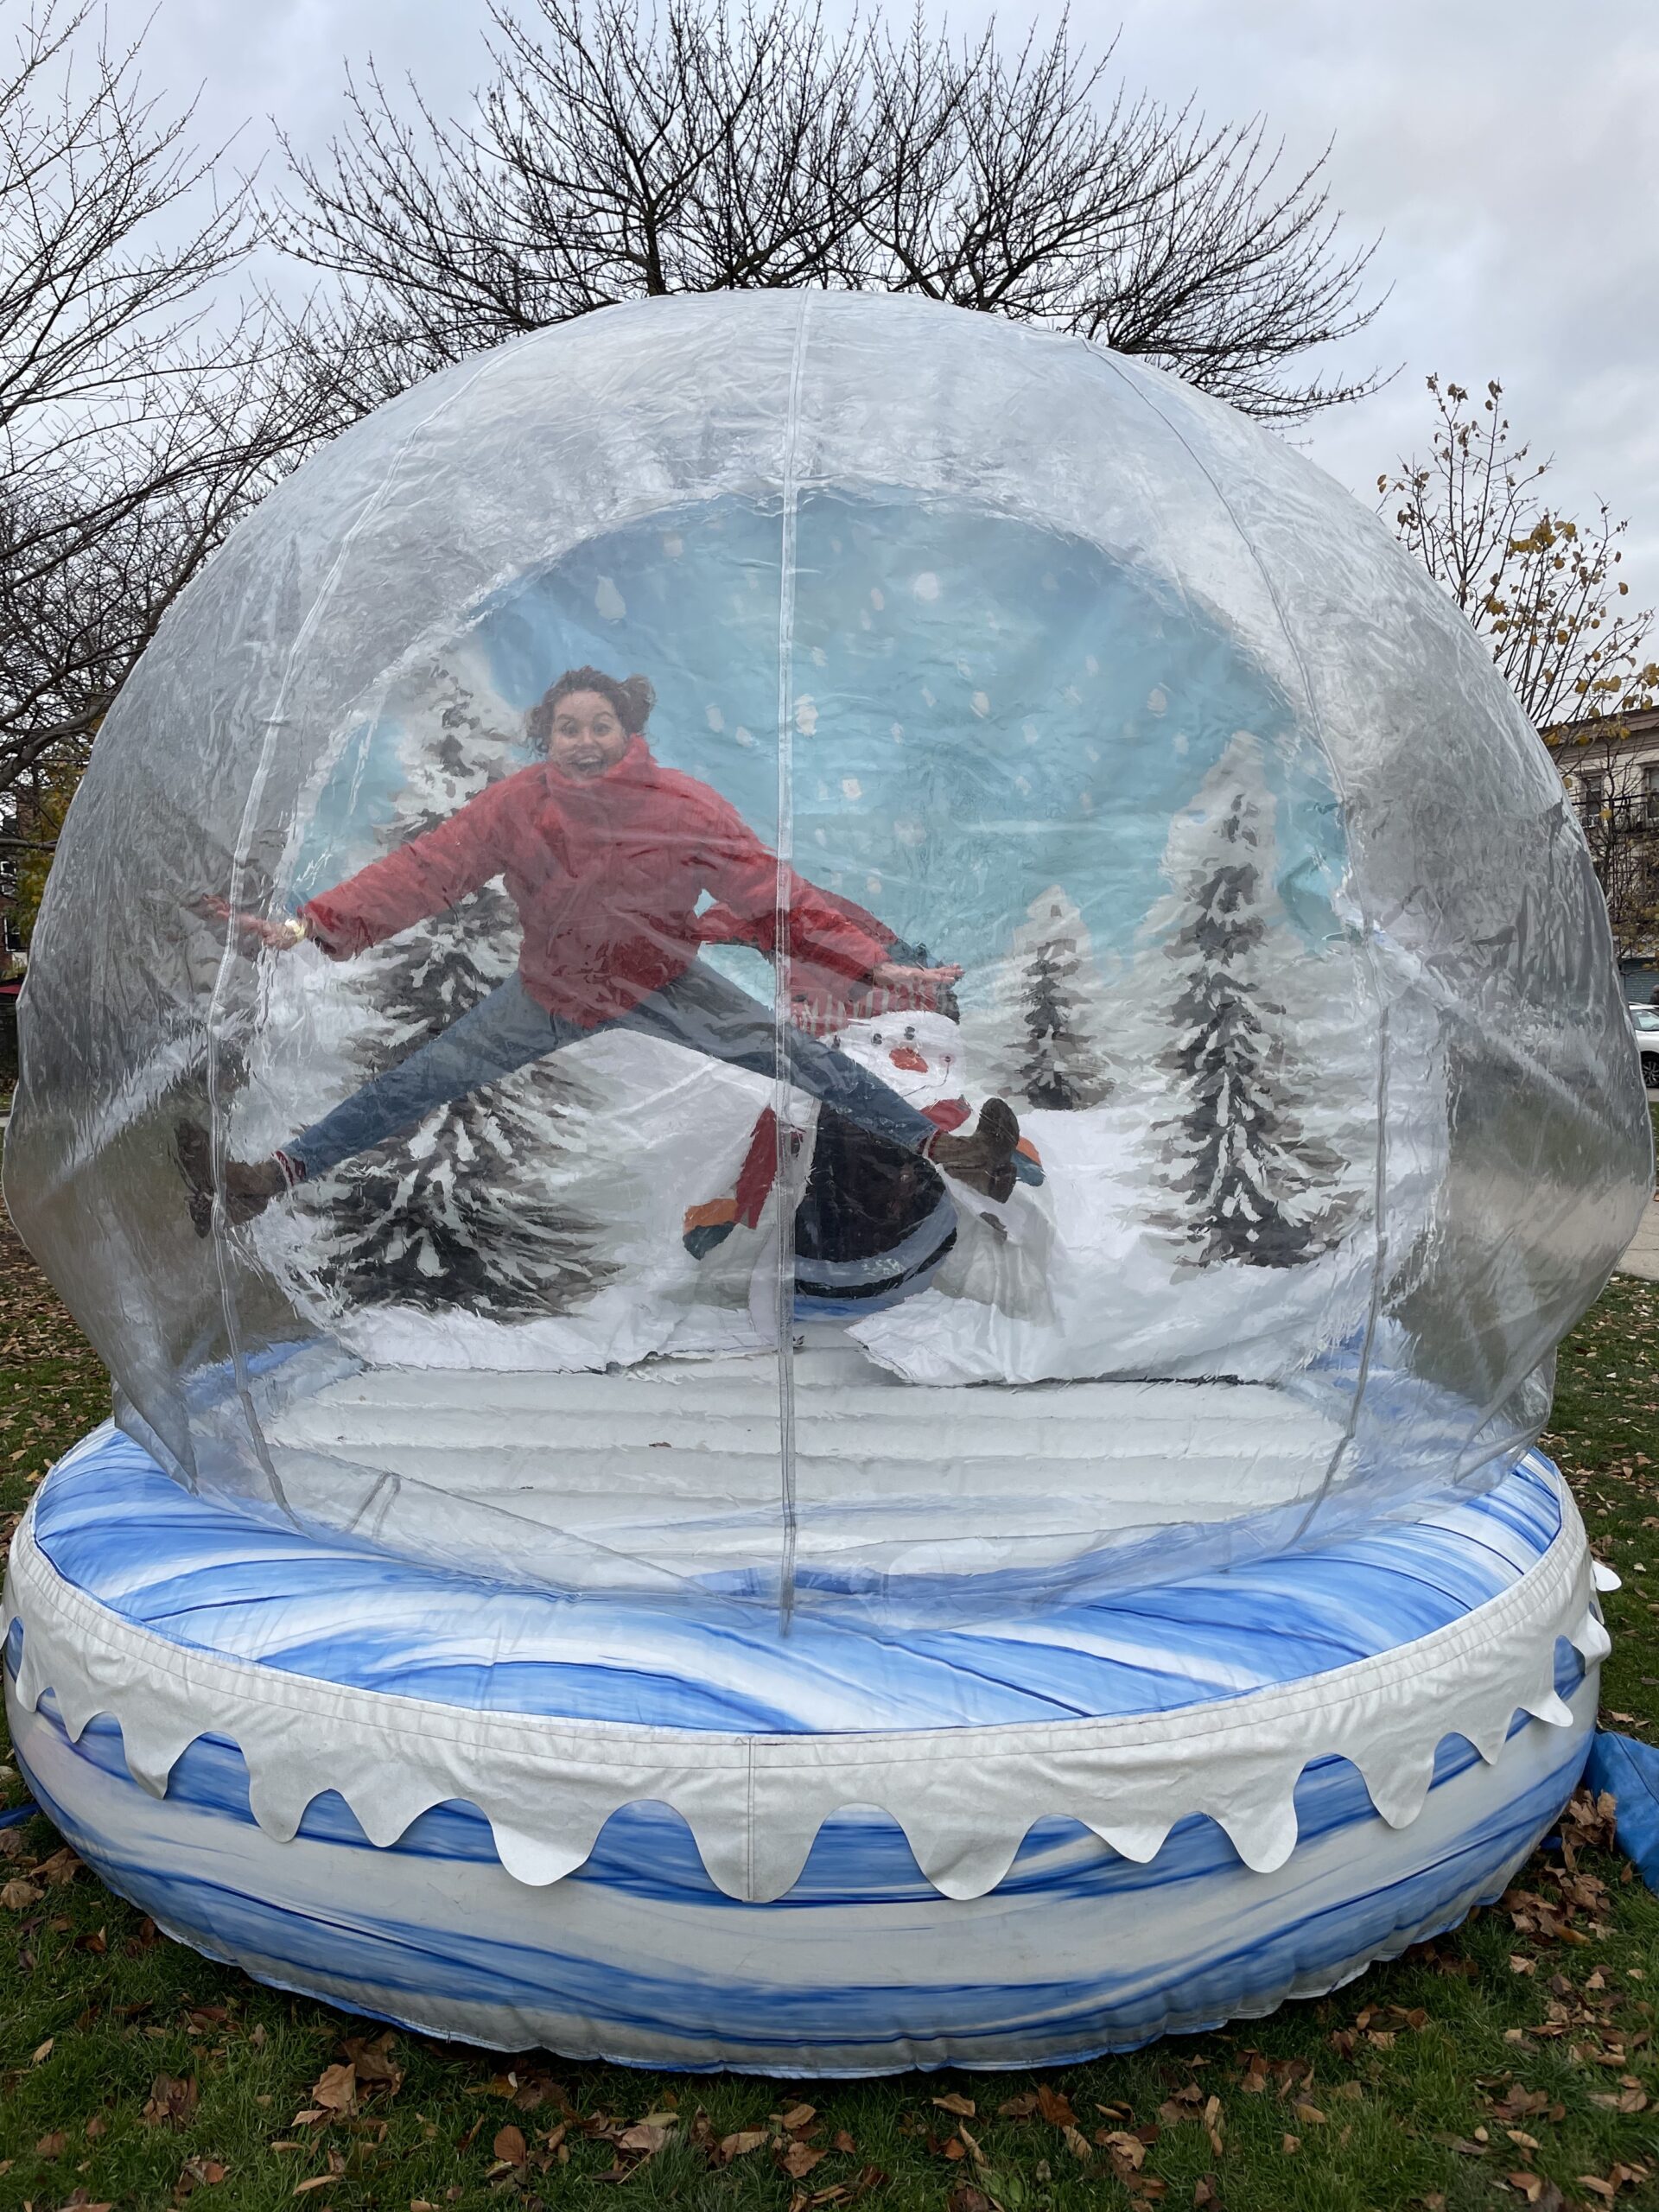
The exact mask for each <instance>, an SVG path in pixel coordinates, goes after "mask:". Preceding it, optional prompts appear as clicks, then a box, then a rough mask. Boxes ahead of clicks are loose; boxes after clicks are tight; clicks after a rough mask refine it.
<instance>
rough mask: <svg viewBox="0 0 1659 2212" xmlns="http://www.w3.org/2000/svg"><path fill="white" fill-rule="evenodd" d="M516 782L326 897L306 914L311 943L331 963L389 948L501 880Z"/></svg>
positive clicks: (484, 794)
mask: <svg viewBox="0 0 1659 2212" xmlns="http://www.w3.org/2000/svg"><path fill="white" fill-rule="evenodd" d="M516 781H517V779H516V778H513V777H509V778H508V779H506V780H505V782H502V783H499V784H491V785H488V786H487V787H486V789H485V790H483V791H480V792H479V794H478V796H477V798H471V799H468V800H467V804H466V805H465V806H463V807H461V808H460V809H459V810H457V811H456V812H455V813H454V814H452V815H451V816H450V817H449V819H448V821H447V822H440V823H438V825H437V827H436V828H435V829H428V830H425V831H423V833H422V835H421V836H418V837H411V838H410V841H409V842H408V843H407V844H406V845H399V846H398V847H397V849H396V850H395V851H394V852H390V853H388V854H387V855H386V856H385V859H384V860H378V861H370V863H369V865H368V866H367V868H359V870H358V872H357V874H355V875H351V876H347V877H346V880H345V881H344V882H343V883H337V884H336V885H335V886H334V889H333V890H332V891H320V892H319V893H317V895H316V897H315V899H307V900H306V902H305V904H304V906H302V907H301V909H300V919H301V921H302V922H303V923H304V925H305V928H306V933H307V935H308V936H309V937H312V938H315V940H316V943H317V944H318V945H319V946H320V947H321V950H323V951H324V952H326V953H327V956H328V957H329V958H330V959H331V960H349V959H350V958H351V957H352V955H353V953H355V952H365V951H366V950H368V948H369V947H370V946H371V945H373V944H384V943H385V939H386V938H389V937H396V936H397V932H398V931H399V930H406V929H410V928H412V927H413V925H415V923H416V922H423V921H427V920H429V918H430V917H431V916H432V915H434V914H442V913H445V912H448V909H449V908H450V907H451V906H455V905H457V904H458V903H459V902H460V901H461V899H464V898H466V896H467V893H468V892H471V891H476V890H478V889H479V888H480V886H481V885H483V884H486V883H487V882H488V881H489V880H490V878H491V877H492V876H493V875H499V874H500V872H501V868H502V866H503V863H504V861H505V854H504V851H503V831H504V829H505V825H506V823H507V821H508V819H509V815H510V810H511V809H512V807H513V806H514V805H515V804H517V800H516V798H512V797H509V796H508V794H509V793H510V792H511V790H512V785H513V784H514V783H515V782H516Z"/></svg>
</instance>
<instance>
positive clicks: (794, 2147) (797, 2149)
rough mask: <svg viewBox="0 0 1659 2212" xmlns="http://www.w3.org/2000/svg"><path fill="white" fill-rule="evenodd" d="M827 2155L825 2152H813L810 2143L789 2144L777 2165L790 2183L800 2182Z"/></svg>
mask: <svg viewBox="0 0 1659 2212" xmlns="http://www.w3.org/2000/svg"><path fill="white" fill-rule="evenodd" d="M828 2157H829V2152H827V2151H815V2150H814V2149H813V2148H812V2145H810V2143H791V2145H790V2146H789V2148H788V2150H787V2151H785V2152H784V2155H783V2157H782V2158H781V2159H780V2160H779V2164H780V2165H781V2166H782V2167H783V2170H784V2171H785V2173H786V2174H787V2175H788V2176H789V2177H790V2178H791V2181H802V2180H804V2178H805V2177H806V2176H807V2175H808V2174H810V2172H811V2171H812V2169H813V2167H814V2166H816V2165H817V2164H818V2162H819V2160H820V2159H822V2158H828Z"/></svg>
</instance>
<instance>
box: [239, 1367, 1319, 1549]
mask: <svg viewBox="0 0 1659 2212" xmlns="http://www.w3.org/2000/svg"><path fill="white" fill-rule="evenodd" d="M794 1376H795V1392H794V1398H795V1408H794V1421H795V1486H796V1498H797V1503H798V1515H799V1529H800V1539H799V1541H800V1557H801V1560H803V1562H808V1561H818V1562H821V1563H823V1565H825V1566H827V1567H831V1568H835V1567H856V1566H860V1565H865V1564H868V1565H870V1566H876V1565H880V1566H881V1567H885V1568H889V1569H891V1568H895V1567H899V1568H904V1569H908V1570H914V1571H918V1572H924V1571H927V1570H928V1569H930V1568H935V1569H938V1568H948V1569H950V1570H955V1571H961V1570H963V1569H968V1568H972V1567H976V1566H995V1565H997V1564H1019V1565H1022V1566H1025V1565H1037V1564H1041V1563H1043V1562H1044V1561H1046V1560H1054V1559H1065V1558H1068V1557H1070V1556H1071V1555H1073V1554H1076V1553H1077V1551H1079V1550H1081V1549H1084V1548H1088V1543H1089V1541H1090V1539H1091V1538H1094V1537H1097V1536H1110V1535H1115V1534H1121V1533H1122V1532H1123V1531H1126V1530H1129V1529H1141V1528H1146V1529H1153V1528H1156V1527H1158V1526H1160V1525H1167V1524H1170V1523H1173V1522H1216V1521H1222V1520H1227V1519H1230V1518H1232V1517H1233V1516H1237V1515H1241V1514H1247V1513H1256V1512H1260V1511H1262V1510H1266V1509H1268V1508H1271V1507H1274V1506H1279V1505H1284V1504H1288V1503H1295V1502H1297V1501H1300V1500H1301V1499H1304V1498H1307V1497H1312V1496H1313V1495H1314V1494H1315V1493H1317V1491H1319V1487H1320V1484H1322V1483H1323V1481H1324V1479H1325V1474H1326V1471H1327V1470H1328V1469H1329V1467H1330V1465H1331V1463H1332V1456H1333V1454H1334V1452H1335V1451H1336V1449H1337V1446H1338V1441H1339V1431H1338V1427H1337V1425H1336V1423H1335V1422H1334V1421H1332V1420H1331V1419H1330V1418H1329V1417H1328V1416H1326V1415H1325V1414H1322V1413H1321V1412H1319V1410H1317V1409H1315V1408H1312V1407H1310V1406H1308V1405H1306V1404H1305V1403H1303V1402H1300V1401H1299V1400H1297V1399H1294V1398H1292V1397H1290V1396H1289V1395H1287V1394H1286V1393H1285V1392H1283V1391H1281V1390H1279V1389H1274V1388H1273V1387H1271V1386H1269V1385H1267V1384H1262V1383H1165V1382H1145V1383H1041V1384H1035V1385H1029V1386H1024V1387H1007V1386H1001V1385H995V1384H982V1385H977V1386H975V1387H973V1388H970V1389H933V1388H926V1387H922V1386H918V1385H915V1384H912V1383H905V1382H902V1381H900V1380H899V1378H898V1377H897V1376H893V1374H891V1373H889V1372H888V1371H887V1370H885V1369H883V1368H880V1367H878V1366H877V1365H876V1364H875V1363H874V1362H873V1361H872V1360H871V1359H869V1358H868V1356H867V1355H866V1354H865V1353H864V1352H863V1351H861V1348H860V1347H859V1346H858V1345H857V1344H855V1343H854V1342H853V1341H852V1340H851V1339H850V1338H845V1337H842V1336H841V1335H840V1334H839V1332H834V1331H830V1330H824V1331H821V1332H812V1333H811V1335H810V1338H809V1340H808V1341H807V1342H806V1343H805V1344H804V1347H803V1348H802V1349H800V1350H798V1351H797V1352H796V1354H795V1359H794ZM264 1433H265V1441H266V1444H267V1446H268V1448H269V1450H270V1454H271V1459H272V1461H273V1464H274V1465H275V1467H276V1469H277V1473H278V1475H279V1476H280V1478H281V1479H282V1482H283V1486H284V1489H285V1491H286V1492H287V1494H288V1497H289V1500H290V1502H291V1503H293V1504H294V1506H295V1507H296V1509H298V1510H301V1511H302V1512H304V1513H306V1514H308V1515H310V1514H315V1515H317V1516H319V1517H321V1518H322V1519H324V1520H326V1521H328V1522H331V1523H333V1524H334V1525H336V1526H339V1525H342V1524H343V1522H346V1521H347V1520H349V1521H350V1522H353V1524H354V1525H357V1526H359V1528H362V1529H365V1531H372V1532H373V1533H375V1534H377V1535H381V1536H383V1537H390V1536H396V1535H401V1536H402V1537H404V1538H405V1539H407V1540H410V1541H414V1542H416V1544H417V1546H419V1547H420V1548H426V1547H427V1544H428V1543H429V1541H430V1540H431V1539H432V1538H433V1537H434V1536H435V1535H436V1536H439V1537H441V1536H442V1532H443V1530H444V1529H445V1527H446V1526H448V1527H449V1528H450V1529H452V1530H453V1529H458V1528H459V1525H460V1522H461V1520H464V1521H465V1522H468V1523H471V1524H473V1525H474V1527H475V1528H476V1529H477V1530H478V1531H479V1533H480V1534H483V1533H484V1532H485V1529H486V1525H487V1527H489V1528H493V1529H494V1530H495V1531H496V1532H497V1534H498V1535H501V1534H504V1533H505V1530H506V1529H508V1528H509V1527H512V1529H514V1530H515V1532H516V1533H515V1536H514V1541H517V1542H520V1543H522V1544H524V1546H526V1547H528V1548H529V1551H530V1552H534V1551H537V1550H539V1549H540V1548H542V1547H543V1545H544V1544H545V1543H546V1542H547V1540H548V1539H549V1538H550V1537H551V1538H554V1539H556V1541H557V1542H558V1544H559V1547H560V1548H561V1550H562V1551H563V1552H564V1553H565V1556H564V1557H563V1567H564V1568H565V1569H566V1570H567V1571H568V1569H569V1565H570V1560H569V1552H568V1548H569V1546H570V1545H571V1544H572V1543H573V1542H574V1544H575V1547H576V1548H578V1549H579V1550H581V1551H582V1552H583V1553H589V1552H590V1550H591V1557H592V1559H593V1561H594V1567H595V1571H596V1572H597V1571H599V1569H600V1562H601V1560H603V1559H604V1558H606V1557H607V1556H608V1557H610V1558H612V1559H613V1560H618V1562H619V1564H620V1560H627V1561H631V1562H635V1563H637V1564H638V1566H639V1567H641V1568H642V1569H644V1570H645V1573H646V1574H647V1576H651V1575H654V1574H664V1575H667V1576H670V1577H672V1578H673V1579H675V1580H679V1579H681V1578H684V1577H688V1576H699V1575H702V1574H705V1573H721V1572H722V1571H730V1570H733V1569H742V1568H744V1567H759V1566H769V1565H770V1564H771V1563H772V1562H773V1561H774V1560H776V1557H777V1553H778V1545H779V1493H780V1486H781V1473H780V1467H781V1459H782V1454H781V1452H780V1448H779V1437H780V1427H779V1378H778V1369H777V1362H776V1360H775V1358H774V1357H772V1355H771V1354H770V1353H766V1354H760V1355H755V1356H753V1357H738V1358H721V1359H707V1360H689V1359H681V1360H658V1361H652V1362H648V1363H645V1364H643V1365H641V1366H638V1367H633V1368H629V1369H626V1370H621V1371H619V1372H615V1373H609V1374H592V1373H587V1374H582V1373H575V1374H572V1373H567V1374H525V1373H507V1374H503V1373H488V1372H482V1371H479V1370H454V1369H449V1370H429V1369H416V1368H399V1367H381V1368H375V1369H370V1370H365V1371H364V1372H362V1373H360V1374H358V1375H355V1376H351V1377H349V1378H347V1379H346V1380H343V1381H339V1382H334V1383H329V1384H327V1386H325V1387H324V1388H322V1389H320V1390H318V1391H317V1392H316V1393H315V1395H310V1396H306V1397H290V1398H289V1400H288V1402H286V1403H285V1404H283V1405H282V1406H281V1407H280V1408H276V1407H273V1408H272V1409H271V1411H270V1414H269V1417H268V1419H267V1420H266V1421H265V1424H264ZM365 1478H367V1479H366V1480H365ZM524 1563H525V1565H526V1566H527V1567H528V1566H529V1565H530V1564H531V1561H530V1558H529V1555H528V1553H527V1554H526V1556H525V1561H524Z"/></svg>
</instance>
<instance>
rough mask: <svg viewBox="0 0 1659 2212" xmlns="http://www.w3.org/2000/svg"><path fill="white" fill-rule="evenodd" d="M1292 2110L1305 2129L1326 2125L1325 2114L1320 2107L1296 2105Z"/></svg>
mask: <svg viewBox="0 0 1659 2212" xmlns="http://www.w3.org/2000/svg"><path fill="white" fill-rule="evenodd" d="M1291 2110H1292V2111H1293V2112H1294V2113H1295V2115H1296V2117H1297V2119H1298V2120H1300V2121H1301V2123H1302V2125H1303V2126H1304V2127H1323V2126H1325V2114H1324V2113H1322V2112H1321V2111H1320V2110H1319V2107H1318V2105H1307V2104H1296V2105H1293V2106H1292V2107H1291Z"/></svg>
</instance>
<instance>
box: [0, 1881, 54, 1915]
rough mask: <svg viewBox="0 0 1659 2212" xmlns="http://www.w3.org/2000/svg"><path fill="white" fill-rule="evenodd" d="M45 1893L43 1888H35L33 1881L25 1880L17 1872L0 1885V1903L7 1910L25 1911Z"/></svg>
mask: <svg viewBox="0 0 1659 2212" xmlns="http://www.w3.org/2000/svg"><path fill="white" fill-rule="evenodd" d="M45 1894H46V1892H45V1891H43V1890H39V1889H36V1888H35V1885H34V1883H33V1882H26V1881H25V1880H24V1879H23V1878H22V1875H21V1874H17V1875H14V1877H13V1878H12V1879H11V1880H10V1882H7V1883H5V1884H4V1885H3V1886H0V1905H3V1906H4V1907H5V1909H6V1910H7V1911H8V1912H27V1911H28V1910H29V1907H30V1905H32V1904H39V1903H40V1901H41V1898H42V1897H44V1896H45Z"/></svg>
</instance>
